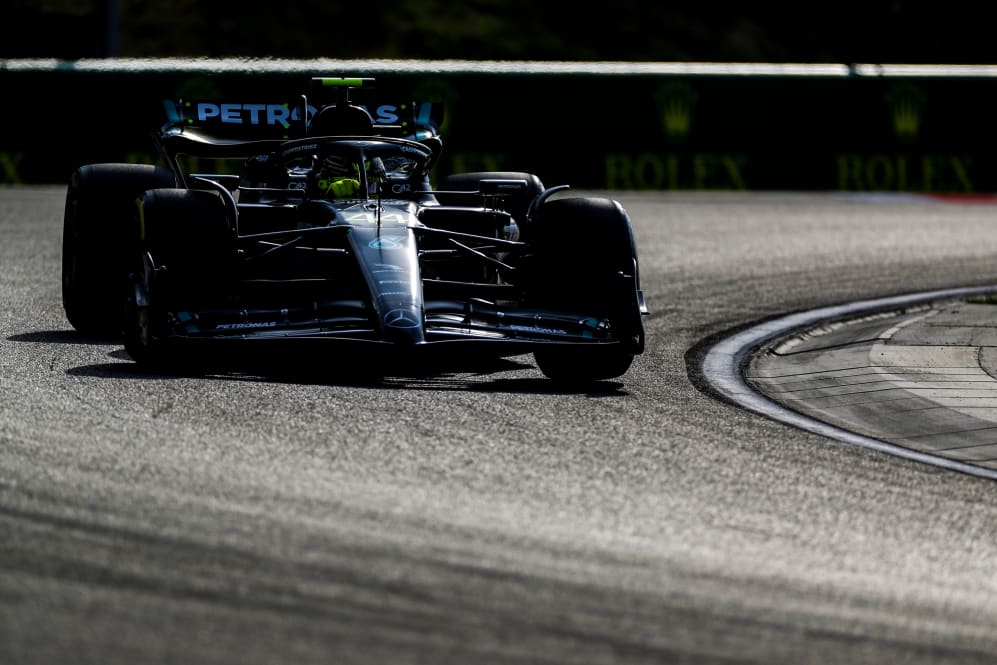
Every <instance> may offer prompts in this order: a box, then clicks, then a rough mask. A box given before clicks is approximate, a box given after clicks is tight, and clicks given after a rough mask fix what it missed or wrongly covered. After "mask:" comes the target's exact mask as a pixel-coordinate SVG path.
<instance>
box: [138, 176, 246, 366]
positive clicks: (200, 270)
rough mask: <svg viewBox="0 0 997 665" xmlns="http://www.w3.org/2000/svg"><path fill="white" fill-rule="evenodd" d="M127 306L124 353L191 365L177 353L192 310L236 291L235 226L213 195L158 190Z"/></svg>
mask: <svg viewBox="0 0 997 665" xmlns="http://www.w3.org/2000/svg"><path fill="white" fill-rule="evenodd" d="M139 211H140V214H139V216H138V219H137V221H136V224H137V230H136V235H137V237H138V239H139V241H138V247H137V251H136V252H135V253H134V254H133V256H132V271H131V273H130V275H129V277H130V290H129V294H128V298H127V302H126V306H125V317H124V319H125V323H124V338H125V350H126V351H127V352H128V354H129V355H130V356H131V357H132V359H133V360H135V361H136V362H137V363H139V364H141V365H145V366H149V367H155V368H161V367H165V366H167V364H168V363H169V365H170V366H172V367H184V366H186V364H187V363H186V360H187V359H185V358H180V357H178V356H177V355H176V354H175V353H173V352H172V349H171V344H170V339H171V337H172V336H173V335H174V332H175V331H174V326H178V325H183V324H184V322H185V321H186V320H187V317H188V316H189V310H191V309H196V308H198V307H201V306H203V305H205V304H208V303H210V302H212V300H214V301H215V302H217V300H218V299H220V298H223V297H224V294H225V293H226V291H227V290H228V289H229V287H230V285H231V284H232V278H233V275H232V271H233V264H234V256H235V226H234V222H233V220H232V219H231V216H230V214H229V212H228V210H227V209H226V206H225V203H224V202H223V201H222V198H221V197H220V196H219V195H218V194H217V193H216V192H212V191H203V190H180V189H156V190H150V191H147V192H146V193H145V194H144V195H143V197H142V201H141V204H140V206H139Z"/></svg>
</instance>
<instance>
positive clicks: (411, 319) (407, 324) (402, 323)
mask: <svg viewBox="0 0 997 665" xmlns="http://www.w3.org/2000/svg"><path fill="white" fill-rule="evenodd" d="M384 325H386V326H388V327H389V328H418V327H419V326H420V325H422V322H421V321H420V320H419V318H418V317H417V316H416V315H415V313H414V312H412V311H411V310H407V309H393V310H391V311H389V312H388V313H387V314H385V315H384Z"/></svg>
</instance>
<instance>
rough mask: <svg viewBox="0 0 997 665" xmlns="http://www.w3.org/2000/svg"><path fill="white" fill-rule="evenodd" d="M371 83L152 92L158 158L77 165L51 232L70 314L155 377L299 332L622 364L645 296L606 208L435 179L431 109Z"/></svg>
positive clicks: (615, 216)
mask: <svg viewBox="0 0 997 665" xmlns="http://www.w3.org/2000/svg"><path fill="white" fill-rule="evenodd" d="M372 82H373V79H366V78H342V77H315V78H313V79H312V81H311V84H312V86H311V88H310V92H311V98H310V97H309V95H308V94H303V95H301V97H300V99H297V100H295V101H294V102H293V103H284V102H282V103H278V104H255V103H253V104H246V103H237V104H218V103H216V102H198V101H196V100H186V101H185V100H171V101H167V102H165V103H164V104H165V108H166V109H167V121H166V123H165V124H163V125H162V127H161V128H160V129H158V130H156V131H154V132H153V135H152V139H153V142H154V144H155V147H156V149H157V151H158V154H159V155H160V162H158V163H156V164H131V163H95V164H87V165H83V166H81V167H80V168H78V169H77V170H76V171H75V173H74V174H73V175H72V178H71V180H70V182H69V185H68V188H67V193H66V207H65V216H64V228H63V246H62V299H63V306H64V309H65V314H66V317H67V319H68V321H69V323H70V324H71V325H72V326H73V328H75V329H76V330H77V331H78V332H80V333H83V334H88V335H114V336H117V338H118V339H119V340H121V341H122V342H123V345H124V348H125V350H126V351H127V353H128V355H129V356H130V358H131V359H132V360H133V361H134V362H136V363H138V364H139V365H140V366H142V367H144V368H148V369H149V370H150V371H162V370H168V369H170V368H173V367H176V363H178V362H182V361H183V360H188V361H189V360H190V359H192V358H207V357H210V356H211V354H212V353H213V352H212V351H207V350H208V349H222V348H224V349H227V350H232V349H238V350H239V351H243V350H248V349H253V350H254V351H255V352H263V353H266V349H268V348H272V349H276V348H278V346H279V345H281V344H288V343H298V344H311V345H319V346H321V348H322V349H323V351H322V352H321V353H328V354H336V353H338V354H342V355H343V356H344V357H356V356H355V355H354V354H355V353H359V354H361V355H364V354H367V352H369V354H368V355H369V356H374V355H378V356H379V355H381V354H384V353H389V352H390V353H393V354H399V355H400V356H416V355H418V354H422V353H427V354H429V353H442V354H443V356H446V355H449V354H458V353H464V354H470V355H471V356H491V357H494V358H505V357H511V356H518V355H526V354H532V356H533V359H534V360H535V363H536V365H537V367H538V368H539V369H540V371H541V372H542V373H543V374H544V375H545V376H546V377H548V378H550V379H553V380H555V381H564V382H579V381H581V382H588V381H600V380H606V379H613V378H616V377H620V376H622V375H624V374H625V373H626V372H627V371H628V370H629V369H630V367H631V365H632V362H633V360H634V358H635V356H637V355H639V354H641V353H643V352H644V347H645V333H644V318H645V317H646V316H647V315H648V308H647V306H646V303H645V300H644V295H643V292H642V290H641V285H640V276H639V270H638V260H637V248H636V243H635V238H634V234H633V229H632V226H631V220H630V218H629V216H628V213H627V212H626V210H625V209H624V208H623V207H622V206H621V204H620V203H619V202H618V201H616V200H613V199H609V198H601V197H591V196H573V195H569V194H568V193H567V191H566V190H568V189H569V187H568V186H567V185H561V186H556V187H550V188H547V187H545V186H544V185H543V183H542V181H541V179H540V177H539V176H537V175H536V174H533V173H527V172H508V171H503V172H470V173H455V174H450V175H448V176H446V177H444V178H443V179H442V180H440V181H438V182H437V185H436V186H434V185H433V184H432V183H433V181H434V180H435V179H436V176H435V174H434V173H433V171H432V169H433V166H434V164H435V163H436V162H437V160H438V158H439V156H440V154H441V151H442V145H443V144H442V138H441V137H440V135H439V132H438V129H437V128H438V125H439V122H438V113H437V112H436V111H434V110H430V111H427V110H426V107H425V106H424V105H422V104H400V105H395V106H391V107H389V110H390V111H391V112H390V113H388V112H385V108H383V107H378V108H376V109H374V110H373V112H372V109H371V108H370V107H369V106H365V105H363V104H361V103H357V101H356V99H355V98H356V97H357V96H358V95H359V94H361V92H362V91H364V90H365V88H370V87H371V84H372ZM330 92H331V93H335V94H326V93H330ZM322 94H325V99H324V100H323V99H319V97H321V95H322ZM205 164H209V165H212V167H217V168H212V169H209V170H205V169H203V168H201V167H203V166H204V165H205ZM336 344H339V345H340V346H339V347H337V346H335V345H336ZM206 351H207V352H206ZM443 356H437V357H443Z"/></svg>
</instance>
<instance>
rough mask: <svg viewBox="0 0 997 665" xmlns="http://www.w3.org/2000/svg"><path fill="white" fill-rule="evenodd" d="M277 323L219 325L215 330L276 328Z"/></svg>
mask: <svg viewBox="0 0 997 665" xmlns="http://www.w3.org/2000/svg"><path fill="white" fill-rule="evenodd" d="M276 327H277V322H276V321H261V322H260V323H219V324H218V325H216V326H215V330H244V329H247V328H276Z"/></svg>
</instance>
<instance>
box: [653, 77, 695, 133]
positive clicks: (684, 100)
mask: <svg viewBox="0 0 997 665" xmlns="http://www.w3.org/2000/svg"><path fill="white" fill-rule="evenodd" d="M654 99H655V102H656V103H657V105H658V113H659V116H660V118H661V126H662V129H664V131H665V136H666V137H667V138H668V140H669V141H671V142H672V143H683V142H684V141H685V140H686V139H687V138H688V137H689V132H690V131H691V129H692V109H693V107H694V106H695V105H696V94H695V93H694V92H693V91H692V88H690V87H689V86H688V85H687V84H685V83H681V82H674V83H665V84H664V85H662V86H661V87H660V88H658V90H657V91H656V92H655V93H654Z"/></svg>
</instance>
